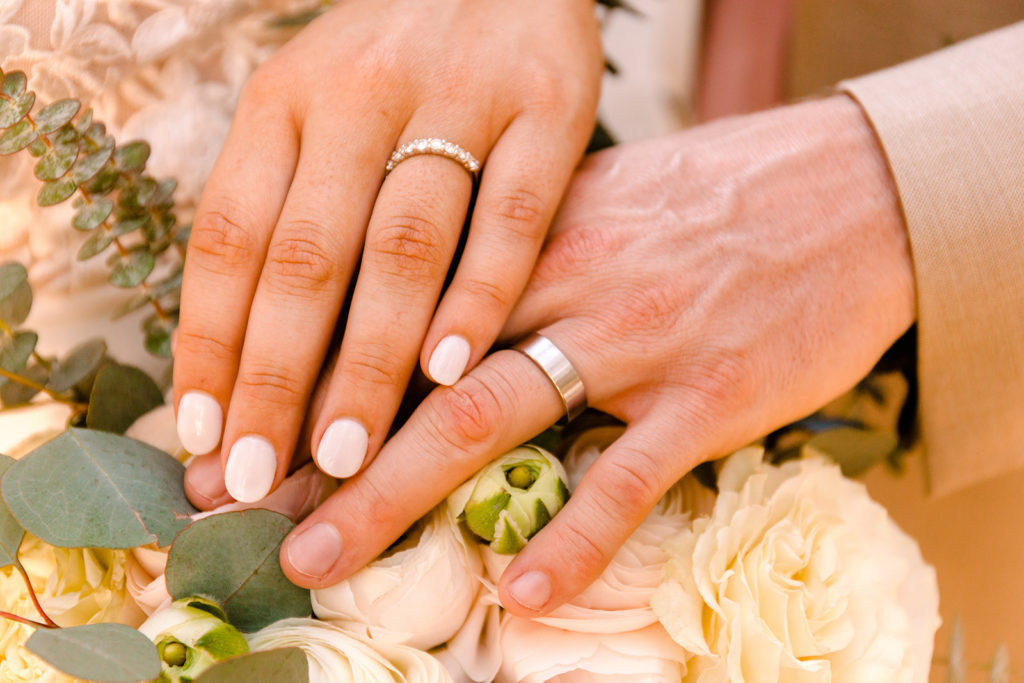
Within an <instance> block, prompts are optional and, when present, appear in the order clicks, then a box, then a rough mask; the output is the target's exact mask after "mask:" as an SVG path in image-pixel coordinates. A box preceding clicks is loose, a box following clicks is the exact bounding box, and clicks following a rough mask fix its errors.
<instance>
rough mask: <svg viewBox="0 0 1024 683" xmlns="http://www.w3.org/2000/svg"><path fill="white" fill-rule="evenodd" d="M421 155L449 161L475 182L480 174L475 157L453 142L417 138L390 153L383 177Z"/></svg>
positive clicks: (478, 164)
mask: <svg viewBox="0 0 1024 683" xmlns="http://www.w3.org/2000/svg"><path fill="white" fill-rule="evenodd" d="M421 154H432V155H434V156H439V157H444V158H446V159H451V160H452V161H454V162H455V163H457V164H459V165H460V166H462V168H464V169H466V171H467V172H469V174H470V175H471V176H473V179H474V180H476V177H477V175H478V174H479V173H480V162H479V161H477V159H476V157H474V156H473V155H472V154H470V153H469V152H467V151H466V150H465V149H463V148H462V147H459V146H458V145H456V144H455V143H454V142H448V141H447V140H444V139H442V138H418V139H416V140H411V141H409V142H407V143H405V144H404V145H400V146H399V147H398V149H396V150H395V151H394V152H392V153H391V158H390V159H388V163H387V166H385V167H384V177H385V178H387V177H388V175H389V174H390V173H391V172H392V171H393V170H395V168H396V167H397V166H398V165H399V164H400V163H402V162H403V161H405V160H406V159H411V158H412V157H415V156H419V155H421Z"/></svg>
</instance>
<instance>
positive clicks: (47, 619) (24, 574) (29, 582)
mask: <svg viewBox="0 0 1024 683" xmlns="http://www.w3.org/2000/svg"><path fill="white" fill-rule="evenodd" d="M14 567H15V569H17V571H18V573H19V574H21V578H22V579H24V580H25V586H27V587H28V595H29V597H30V598H31V599H32V604H33V605H35V608H36V612H39V616H41V617H42V618H43V621H44V622H45V624H44V626H46V627H48V628H60V627H59V626H57V624H56V623H55V622H54V621H53V619H51V618H50V615H48V614H47V613H46V610H44V609H43V606H42V605H41V604H39V596H37V595H36V591H35V589H34V588H33V587H32V580H31V579H30V578H29V577H28V572H27V571H25V568H24V567H23V566H21V563H20V562H19V563H18V564H16V565H15V566H14Z"/></svg>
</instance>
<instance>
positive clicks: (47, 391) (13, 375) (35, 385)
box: [0, 368, 81, 408]
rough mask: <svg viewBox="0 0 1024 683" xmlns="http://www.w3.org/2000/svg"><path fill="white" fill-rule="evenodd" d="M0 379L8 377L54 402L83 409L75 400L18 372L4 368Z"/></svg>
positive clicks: (1, 370)
mask: <svg viewBox="0 0 1024 683" xmlns="http://www.w3.org/2000/svg"><path fill="white" fill-rule="evenodd" d="M0 377H6V378H7V379H9V380H11V381H12V382H17V383H18V384H22V385H24V386H26V387H28V388H30V389H35V390H36V391H41V392H42V393H44V394H46V395H47V396H49V397H50V398H52V399H53V400H54V401H57V402H58V403H65V404H67V405H69V406H71V407H73V408H79V407H81V405H80V404H79V403H77V402H75V401H74V400H72V399H70V398H68V397H67V396H61V395H60V394H58V393H57V392H55V391H53V390H52V389H48V388H47V387H45V386H43V385H42V384H40V383H39V382H35V381H33V380H30V379H29V378H28V377H23V376H21V375H19V374H18V373H16V372H11V371H10V370H6V369H4V368H0Z"/></svg>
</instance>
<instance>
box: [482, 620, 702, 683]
mask: <svg viewBox="0 0 1024 683" xmlns="http://www.w3.org/2000/svg"><path fill="white" fill-rule="evenodd" d="M501 650H502V664H501V672H500V673H499V675H498V678H497V680H498V681H499V682H501V683H545V682H547V681H560V682H562V683H569V682H573V683H582V682H583V681H594V682H597V681H608V682H609V683H611V682H612V681H615V682H617V683H625V682H635V683H640V682H645V683H646V682H649V681H679V680H682V677H683V676H684V675H685V674H686V661H687V659H688V658H689V657H690V656H691V655H690V654H689V653H688V652H686V650H684V649H683V648H682V647H680V646H679V645H677V644H676V643H675V642H674V641H673V640H672V639H671V638H670V637H669V635H668V634H667V633H666V632H665V629H663V628H662V627H661V626H660V625H659V624H654V625H652V626H648V627H646V628H643V629H639V630H637V631H628V632H625V633H613V634H601V635H595V634H589V633H578V632H575V631H564V630H562V629H558V628H553V627H551V626H545V625H543V624H539V623H537V622H536V621H534V620H530V619H521V618H519V617H512V616H509V617H507V618H506V619H505V622H504V624H503V625H502V629H501Z"/></svg>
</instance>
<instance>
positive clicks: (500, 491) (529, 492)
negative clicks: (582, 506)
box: [449, 445, 569, 555]
mask: <svg viewBox="0 0 1024 683" xmlns="http://www.w3.org/2000/svg"><path fill="white" fill-rule="evenodd" d="M565 482H566V475H565V469H564V468H563V467H562V463H560V462H559V461H558V459H557V458H555V456H553V455H551V454H550V453H548V452H547V451H545V450H544V449H543V448H538V447H537V446H533V445H527V446H520V447H519V448H516V449H515V450H513V451H511V452H509V453H507V454H505V455H503V456H502V457H500V458H498V459H497V460H495V461H494V462H492V463H491V464H489V465H488V466H487V467H485V468H484V469H482V470H481V471H480V473H479V474H477V476H476V477H474V478H473V479H471V480H470V481H468V482H466V483H465V484H463V485H462V486H461V487H460V488H459V489H458V490H457V491H456V492H455V493H453V494H452V496H451V498H450V499H449V502H450V505H451V506H452V509H453V511H454V512H455V513H456V514H458V515H459V516H460V519H461V520H463V521H464V522H465V523H466V526H467V527H468V528H469V530H470V531H472V532H473V533H474V534H476V535H477V536H479V537H480V538H482V539H484V540H485V541H488V542H489V543H490V546H491V549H492V550H494V551H495V552H497V553H501V554H504V555H512V554H515V553H517V552H519V551H520V550H522V549H523V546H525V545H526V541H527V540H529V539H530V538H531V537H532V536H533V535H534V534H536V533H537V532H538V531H540V530H541V529H542V528H544V525H545V524H547V523H548V522H549V521H551V518H552V517H554V516H555V513H557V512H558V511H559V510H561V509H562V506H563V505H565V501H566V500H568V498H569V490H568V489H567V488H566V485H565Z"/></svg>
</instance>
